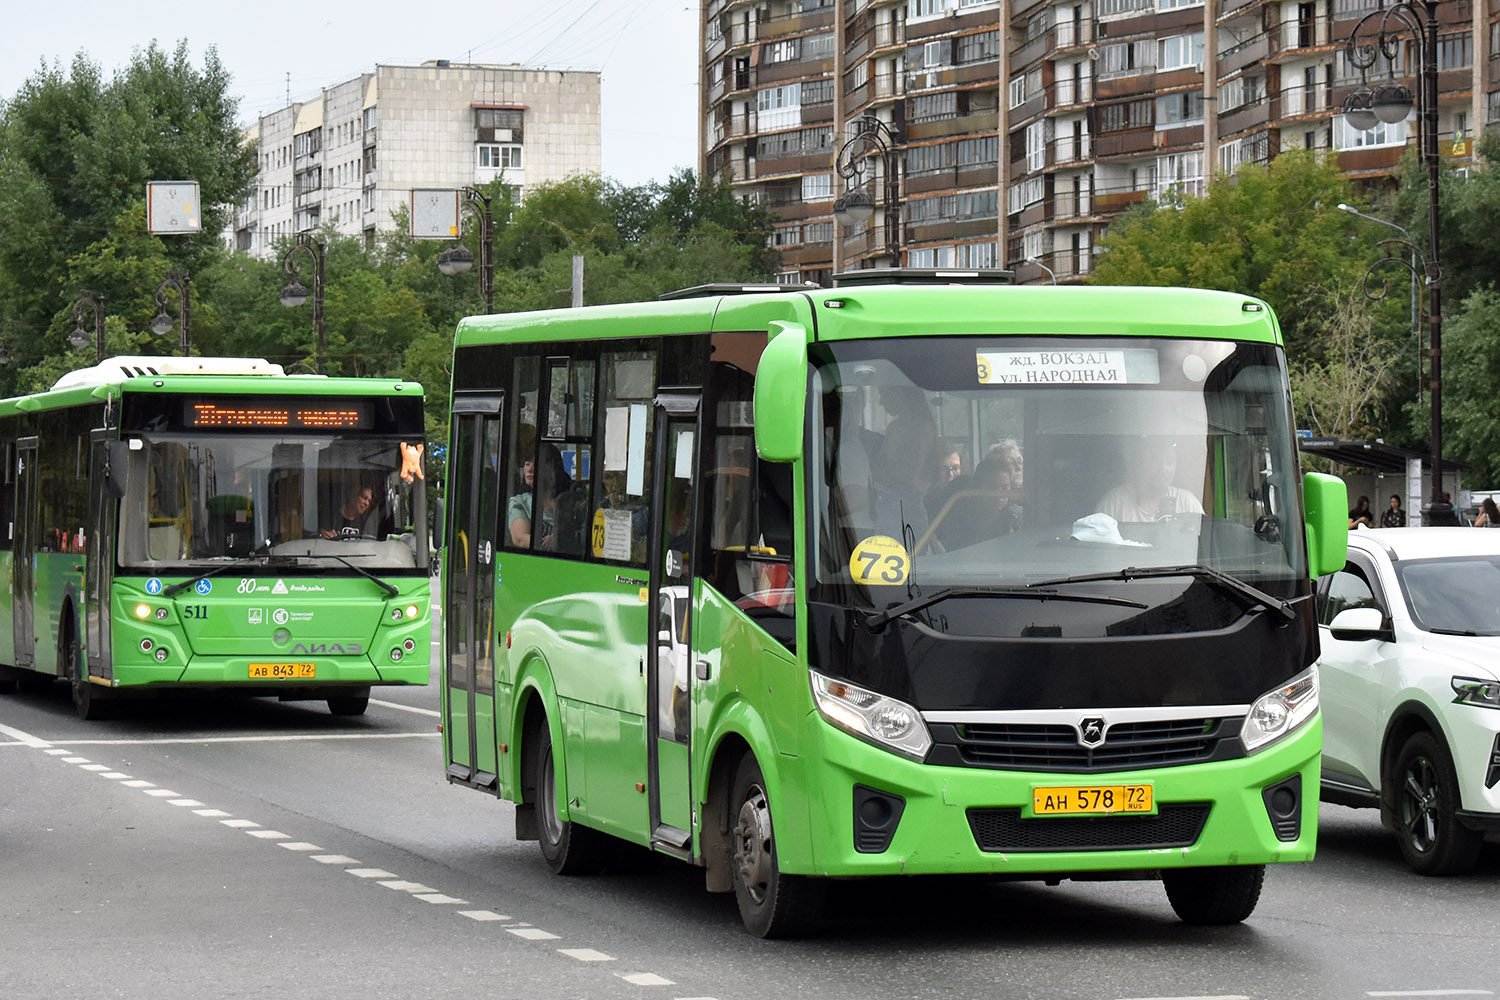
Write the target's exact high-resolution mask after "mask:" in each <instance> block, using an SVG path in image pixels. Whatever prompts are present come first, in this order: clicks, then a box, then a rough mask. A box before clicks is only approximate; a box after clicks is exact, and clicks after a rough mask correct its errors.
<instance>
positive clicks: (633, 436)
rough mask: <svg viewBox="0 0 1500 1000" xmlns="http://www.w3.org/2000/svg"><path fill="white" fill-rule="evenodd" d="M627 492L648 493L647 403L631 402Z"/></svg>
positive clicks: (640, 494)
mask: <svg viewBox="0 0 1500 1000" xmlns="http://www.w3.org/2000/svg"><path fill="white" fill-rule="evenodd" d="M625 492H626V493H629V494H630V495H631V496H633V497H638V496H644V495H645V493H646V405H645V404H644V403H631V404H630V449H629V454H628V457H627V458H626V465H625Z"/></svg>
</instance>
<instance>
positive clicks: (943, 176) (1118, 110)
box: [699, 0, 1500, 282]
mask: <svg viewBox="0 0 1500 1000" xmlns="http://www.w3.org/2000/svg"><path fill="white" fill-rule="evenodd" d="M1382 6H1383V4H1382V0H1311V2H1299V0H709V2H707V3H706V4H705V6H704V8H703V11H704V15H703V23H702V28H703V50H702V51H703V55H702V83H703V87H702V95H703V97H702V102H701V106H700V111H701V124H700V143H699V147H700V151H701V159H700V168H701V169H702V170H703V171H704V172H705V173H708V174H713V175H724V176H727V177H728V178H729V179H730V181H731V182H732V183H733V185H734V186H735V187H736V188H737V189H738V190H740V191H741V192H743V194H744V195H745V196H747V197H752V198H756V199H759V200H761V201H763V202H764V203H766V204H768V205H769V206H771V207H772V208H773V209H774V210H775V211H776V213H777V215H778V218H779V219H780V222H779V224H778V226H777V229H776V233H775V237H774V242H775V244H776V245H777V247H778V248H779V249H780V250H781V251H782V255H783V258H782V259H783V267H784V271H783V275H782V277H783V280H785V281H789V282H797V281H803V280H813V281H826V279H827V277H828V275H829V274H830V273H831V272H834V271H837V270H842V269H847V268H852V267H864V266H879V265H889V264H892V263H897V262H899V263H904V264H906V265H908V266H923V267H950V266H952V267H1008V268H1013V269H1015V271H1016V272H1017V279H1018V280H1021V281H1047V280H1053V276H1054V275H1055V278H1056V280H1058V281H1068V280H1081V279H1082V278H1083V277H1085V276H1086V275H1087V274H1088V273H1089V272H1090V270H1091V269H1092V266H1093V260H1094V254H1095V252H1096V248H1097V246H1098V243H1099V239H1100V237H1101V235H1102V234H1103V232H1104V231H1105V229H1106V228H1107V227H1108V225H1109V222H1110V220H1112V219H1113V218H1115V217H1116V216H1117V215H1119V213H1120V212H1122V211H1124V210H1125V209H1126V208H1128V207H1129V206H1130V205H1132V204H1135V203H1137V202H1140V201H1142V200H1144V199H1147V198H1157V199H1160V198H1163V197H1165V196H1167V195H1168V194H1169V193H1171V192H1173V191H1174V190H1175V191H1181V192H1185V193H1188V194H1197V193H1201V192H1202V191H1203V190H1204V187H1205V185H1206V183H1207V180H1208V179H1209V177H1210V176H1211V174H1212V172H1213V171H1222V172H1232V171H1233V170H1234V169H1235V168H1237V167H1238V166H1239V165H1240V164H1243V163H1264V162H1267V161H1269V160H1270V159H1271V158H1273V157H1275V156H1277V155H1278V154H1279V153H1280V152H1281V151H1283V150H1287V149H1293V148H1307V149H1317V150H1328V151H1332V152H1334V153H1335V154H1336V155H1337V157H1338V163H1339V165H1340V167H1341V168H1342V169H1343V170H1345V171H1347V172H1348V173H1349V174H1350V176H1351V177H1354V178H1356V179H1357V180H1359V181H1361V182H1364V183H1370V184H1379V183H1388V182H1389V179H1390V178H1391V176H1392V175H1393V173H1394V171H1395V168H1396V166H1397V163H1398V161H1399V158H1400V155H1401V153H1402V151H1403V150H1404V149H1405V148H1406V146H1407V145H1409V144H1412V143H1415V141H1416V115H1415V113H1413V114H1412V115H1411V116H1409V118H1408V120H1407V121H1406V122H1400V123H1397V124H1395V125H1381V126H1379V127H1377V128H1376V129H1374V130H1371V131H1367V132H1361V131H1357V130H1355V129H1352V128H1350V127H1348V126H1347V124H1346V123H1345V121H1344V118H1343V115H1342V114H1341V108H1342V106H1343V101H1344V98H1345V97H1346V96H1347V95H1348V94H1349V93H1351V92H1352V91H1354V90H1355V89H1357V88H1358V87H1359V86H1360V85H1361V83H1362V82H1365V81H1366V80H1367V81H1368V82H1369V83H1370V84H1371V85H1372V86H1374V85H1378V84H1379V83H1381V82H1383V81H1385V80H1386V79H1387V78H1389V77H1392V76H1394V78H1395V79H1396V80H1398V81H1402V82H1406V83H1407V84H1408V85H1409V86H1411V87H1412V89H1413V91H1415V90H1416V79H1415V78H1416V74H1417V68H1418V65H1419V54H1418V51H1419V50H1418V49H1417V48H1416V47H1415V43H1414V42H1413V41H1411V34H1410V32H1407V33H1406V34H1405V39H1406V40H1405V41H1404V42H1403V43H1402V44H1400V45H1398V46H1397V50H1396V51H1395V53H1394V57H1393V58H1392V59H1390V60H1387V59H1386V58H1385V57H1384V56H1382V57H1381V58H1380V60H1379V61H1378V63H1377V64H1376V65H1375V66H1374V67H1373V68H1371V69H1369V70H1368V71H1367V72H1365V73H1364V74H1362V73H1361V71H1360V70H1359V69H1358V68H1357V67H1355V66H1354V65H1353V64H1352V63H1351V62H1350V60H1349V58H1348V55H1347V52H1346V49H1345V40H1346V39H1347V38H1348V37H1349V35H1350V33H1351V32H1352V31H1353V30H1354V28H1355V26H1356V24H1357V23H1358V21H1359V19H1360V18H1362V17H1364V16H1365V15H1367V14H1369V13H1371V12H1372V11H1379V10H1381V9H1382ZM1384 6H1389V4H1388V3H1386V4H1384ZM1437 17H1438V23H1439V45H1438V67H1437V68H1438V92H1439V95H1438V108H1439V116H1438V132H1439V137H1440V142H1441V144H1442V147H1443V150H1444V154H1445V155H1451V157H1452V158H1453V161H1454V162H1455V163H1457V164H1460V165H1462V164H1463V163H1465V162H1466V161H1468V160H1469V159H1470V158H1471V157H1472V155H1473V144H1472V136H1473V134H1474V132H1475V131H1476V130H1477V129H1479V128H1482V127H1483V126H1485V125H1488V124H1490V123H1493V122H1495V121H1497V120H1500V70H1497V69H1495V68H1492V66H1491V64H1492V61H1493V60H1494V59H1495V57H1496V56H1497V55H1500V0H1452V2H1446V0H1445V2H1443V3H1440V4H1438V5H1437ZM1376 21H1377V22H1378V17H1377V18H1376ZM1393 24H1399V22H1393ZM871 117H873V118H875V119H878V121H879V122H880V125H879V126H871V125H869V124H868V119H869V118H871ZM861 129H866V130H869V129H877V130H878V131H879V132H880V134H881V135H882V136H885V135H888V136H889V137H890V138H891V140H892V141H891V142H889V143H888V146H889V149H890V152H889V154H888V155H881V154H880V153H879V152H878V151H877V153H876V155H873V156H863V157H861V156H852V155H850V154H853V153H858V152H861V151H865V150H868V148H869V145H870V144H869V143H866V142H855V143H853V144H852V145H851V143H850V140H851V139H852V138H854V137H855V136H856V135H857V134H858V132H859V131H860V130H861ZM841 153H842V154H843V155H841ZM892 170H893V171H894V175H891V174H888V171H892ZM851 185H863V186H864V189H865V190H866V191H867V192H868V193H869V194H870V195H871V198H872V199H873V201H874V202H875V205H876V211H875V215H874V218H872V219H870V220H869V222H867V223H865V224H862V225H861V224H852V225H848V226H845V225H843V224H839V223H836V221H835V217H834V215H833V208H834V202H835V199H837V198H838V197H839V196H840V195H841V194H843V193H844V192H845V191H846V190H848V189H849V188H850V186H851ZM887 188H889V190H891V192H892V194H891V196H890V197H889V198H887V197H886V196H885V191H886V190H887ZM888 202H889V203H890V204H892V205H893V206H894V211H892V212H888V211H887V203H888ZM888 216H894V217H893V218H892V217H888Z"/></svg>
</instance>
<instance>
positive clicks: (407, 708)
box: [370, 698, 443, 718]
mask: <svg viewBox="0 0 1500 1000" xmlns="http://www.w3.org/2000/svg"><path fill="white" fill-rule="evenodd" d="M370 704H371V705H379V706H380V707H381V708H398V709H400V710H401V711H403V712H415V713H417V714H418V715H430V716H433V717H434V718H436V717H438V716H440V715H442V714H443V713H442V712H434V711H433V710H432V709H430V708H418V707H417V706H415V705H403V704H401V703H400V702H397V701H381V700H380V699H379V698H371V699H370Z"/></svg>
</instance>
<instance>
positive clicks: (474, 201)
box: [437, 187, 495, 313]
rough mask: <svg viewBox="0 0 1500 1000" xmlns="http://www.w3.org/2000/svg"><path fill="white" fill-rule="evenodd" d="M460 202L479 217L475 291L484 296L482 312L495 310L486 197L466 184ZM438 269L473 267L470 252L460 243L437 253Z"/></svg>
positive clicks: (452, 271) (492, 232) (451, 271)
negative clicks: (477, 283) (477, 282)
mask: <svg viewBox="0 0 1500 1000" xmlns="http://www.w3.org/2000/svg"><path fill="white" fill-rule="evenodd" d="M459 193H460V194H462V195H463V196H464V205H465V206H466V207H467V208H468V209H469V210H470V211H471V212H473V213H474V215H475V216H476V217H477V218H478V219H479V294H480V296H481V297H483V299H484V311H485V312H487V313H492V312H494V311H495V228H494V219H493V218H492V217H491V215H490V197H489V195H487V194H485V193H484V192H483V191H480V190H478V189H476V188H471V187H466V188H463V189H462V190H461V191H460V192H459ZM437 265H438V270H439V271H442V272H443V273H444V274H462V273H464V272H465V271H467V270H468V269H469V268H471V267H473V266H474V255H473V254H472V253H470V252H469V248H468V247H466V246H464V245H463V244H462V243H460V244H459V245H458V246H456V247H451V248H449V249H447V250H444V251H443V252H442V253H440V254H438V259H437Z"/></svg>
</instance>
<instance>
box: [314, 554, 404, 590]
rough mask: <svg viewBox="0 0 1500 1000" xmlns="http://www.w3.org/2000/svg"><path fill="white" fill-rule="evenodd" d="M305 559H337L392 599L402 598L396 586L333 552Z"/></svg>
mask: <svg viewBox="0 0 1500 1000" xmlns="http://www.w3.org/2000/svg"><path fill="white" fill-rule="evenodd" d="M305 558H311V559H337V560H338V561H339V562H341V563H343V564H344V565H345V566H348V567H349V568H350V569H352V570H354V572H356V573H358V574H359V575H360V576H362V577H364V578H365V579H367V580H372V581H374V582H375V583H376V584H377V585H378V586H379V587H380V588H381V589H383V590H384V591H385V592H386V593H387V594H390V595H391V596H392V597H400V596H401V591H400V589H398V588H397V587H396V585H395V584H393V583H388V582H386V581H385V580H382V579H381V578H380V577H378V576H376V575H375V574H374V573H371V572H370V571H369V570H367V569H365V568H364V567H363V566H356V565H354V564H353V563H352V562H350V561H349V560H347V559H345V558H344V557H343V556H336V555H334V554H333V553H332V552H319V553H318V554H317V555H315V556H308V557H305Z"/></svg>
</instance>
